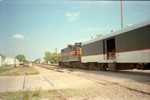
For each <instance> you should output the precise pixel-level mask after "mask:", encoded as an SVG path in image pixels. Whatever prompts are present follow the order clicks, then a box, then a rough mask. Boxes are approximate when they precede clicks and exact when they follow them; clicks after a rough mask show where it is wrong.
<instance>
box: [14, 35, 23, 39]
mask: <svg viewBox="0 0 150 100" xmlns="http://www.w3.org/2000/svg"><path fill="white" fill-rule="evenodd" d="M12 38H13V39H24V38H25V37H24V36H23V35H21V34H15V35H13V36H12Z"/></svg>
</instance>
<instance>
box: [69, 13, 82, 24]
mask: <svg viewBox="0 0 150 100" xmlns="http://www.w3.org/2000/svg"><path fill="white" fill-rule="evenodd" d="M79 15H80V13H79V12H75V13H66V16H67V18H68V21H69V22H73V21H75V20H78V18H79Z"/></svg>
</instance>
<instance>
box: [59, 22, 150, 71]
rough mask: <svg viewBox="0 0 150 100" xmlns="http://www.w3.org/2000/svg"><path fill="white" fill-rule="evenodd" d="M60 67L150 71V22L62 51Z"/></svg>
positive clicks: (77, 44) (140, 23)
mask: <svg viewBox="0 0 150 100" xmlns="http://www.w3.org/2000/svg"><path fill="white" fill-rule="evenodd" d="M59 66H62V67H71V68H83V69H96V70H110V71H115V70H121V69H132V68H141V69H145V68H150V19H147V20H145V21H142V22H139V23H137V24H134V25H131V26H128V27H125V28H123V29H120V30H118V31H114V32H111V33H109V34H107V35H104V36H100V37H97V38H95V39H92V40H89V41H86V42H83V43H75V44H74V45H68V46H67V47H66V48H64V49H62V50H61V59H60V61H59Z"/></svg>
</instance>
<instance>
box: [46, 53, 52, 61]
mask: <svg viewBox="0 0 150 100" xmlns="http://www.w3.org/2000/svg"><path fill="white" fill-rule="evenodd" d="M50 60H51V53H50V52H45V61H46V63H48V61H50Z"/></svg>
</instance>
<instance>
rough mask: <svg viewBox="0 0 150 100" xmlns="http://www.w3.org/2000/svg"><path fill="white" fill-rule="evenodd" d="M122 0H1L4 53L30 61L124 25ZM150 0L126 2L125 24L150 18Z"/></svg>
mask: <svg viewBox="0 0 150 100" xmlns="http://www.w3.org/2000/svg"><path fill="white" fill-rule="evenodd" d="M120 12H121V10H120V1H60V0H59V1H52V0H0V53H1V54H5V55H8V56H11V57H15V56H16V55H18V54H24V55H25V56H26V59H27V60H35V59H36V58H41V57H44V52H45V51H50V52H54V51H55V48H58V52H60V50H61V49H62V48H64V47H66V46H67V45H68V44H73V43H74V42H84V41H87V40H90V38H91V37H92V36H95V35H96V34H103V35H105V34H108V33H109V32H110V31H111V30H112V29H114V30H119V29H120V28H121V14H120ZM149 12H150V2H149V1H124V2H123V14H124V26H127V25H129V24H136V23H138V22H140V21H143V20H145V19H148V18H150V13H149Z"/></svg>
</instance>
